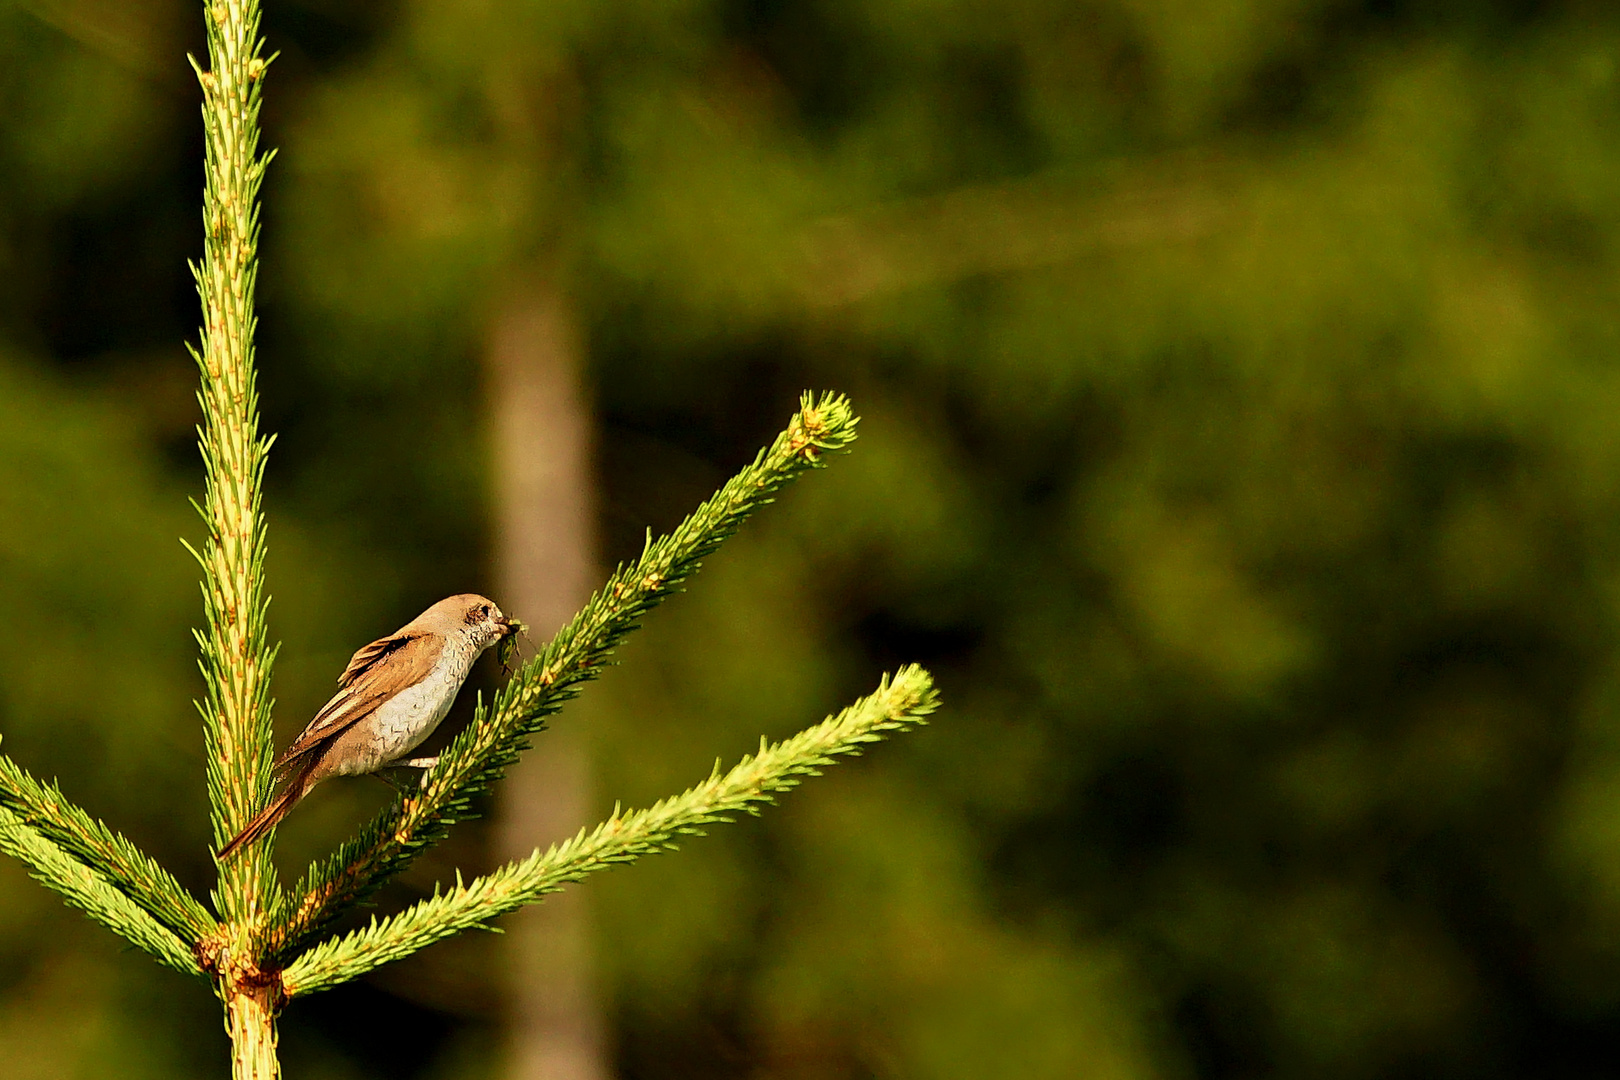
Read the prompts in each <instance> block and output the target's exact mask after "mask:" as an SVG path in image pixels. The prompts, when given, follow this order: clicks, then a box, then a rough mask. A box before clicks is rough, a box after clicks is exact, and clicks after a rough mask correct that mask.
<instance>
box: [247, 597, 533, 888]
mask: <svg viewBox="0 0 1620 1080" xmlns="http://www.w3.org/2000/svg"><path fill="white" fill-rule="evenodd" d="M522 625H523V624H522V623H521V622H519V621H518V620H516V619H508V618H507V617H506V616H505V615H503V614H501V609H500V608H498V607H496V606H495V603H494V601H492V600H489V599H488V598H486V597H483V596H479V595H477V594H476V593H460V594H458V595H456V596H450V597H446V598H445V599H443V600H440V601H439V602H438V603H437V604H434V605H433V606H432V607H430V608H428V609H427V610H426V611H424V612H422V614H420V615H418V616H417V617H416V618H414V619H412V620H411V621H410V622H408V623H406V624H405V625H404V626H402V627H400V628H399V629H398V630H396V631H395V632H394V633H392V634H389V635H388V636H387V637H385V638H378V639H377V640H376V641H373V642H372V643H371V644H369V645H367V646H365V647H364V648H362V649H360V651H358V652H356V653H355V654H354V657H353V658H352V659H351V660H350V661H349V666H348V667H346V668H344V669H343V674H342V675H339V676H338V688H339V689H338V692H337V694H335V695H334V696H333V698H332V700H331V701H328V702H327V703H326V705H325V706H323V707H322V708H321V711H320V712H318V713H316V714H315V719H313V720H311V721H310V722H309V726H307V727H306V728H304V730H303V732H302V733H301V734H300V735H299V736H298V737H297V738H296V739H294V740H293V741H292V745H290V746H288V747H287V749H286V750H284V751H282V753H281V756H280V757H278V758H276V761H275V765H274V766H273V769H274V776H275V779H276V780H278V781H280V780H282V779H286V781H287V783H286V786H285V787H283V788H282V789H281V792H280V794H278V795H276V796H275V797H274V798H272V799H271V800H270V802H269V804H268V805H266V806H265V808H264V809H263V810H261V811H259V813H258V814H256V815H254V817H253V820H252V821H249V822H248V823H247V825H246V826H245V827H244V828H243V829H242V831H241V832H239V833H237V834H236V836H235V837H233V838H232V839H231V842H230V843H228V844H226V845H225V846H224V847H223V848H221V849H220V851H219V856H218V858H219V860H220V861H221V862H223V861H224V860H226V859H228V858H230V857H231V856H232V855H234V854H235V853H236V852H237V851H239V850H241V848H242V847H243V846H245V845H247V844H250V843H252V842H253V841H254V840H256V839H258V838H259V837H261V836H263V835H264V834H265V833H267V832H269V831H270V830H271V829H272V828H274V827H275V826H276V824H277V823H278V822H280V821H281V819H282V818H284V817H286V816H287V813H288V811H290V810H291V809H292V808H293V807H294V806H296V805H298V802H299V800H300V799H302V798H303V797H304V796H305V795H308V794H309V792H310V789H311V788H313V787H314V786H315V785H316V784H319V783H320V782H321V781H322V780H325V779H326V778H327V777H330V776H359V775H362V774H364V773H374V772H376V771H377V770H379V769H383V768H392V767H400V766H409V767H412V768H419V769H428V768H432V767H433V765H434V764H435V763H436V762H437V761H438V759H437V758H411V759H407V758H405V755H406V754H408V753H410V752H411V751H412V750H414V749H416V748H417V747H418V746H420V745H421V744H422V741H423V740H425V739H426V738H427V737H428V736H429V735H431V734H433V730H434V729H435V728H437V727H438V726H439V722H440V721H441V720H443V719H444V718H445V714H447V713H448V712H449V711H450V706H451V704H452V703H453V702H454V701H455V700H456V694H457V693H458V692H459V691H460V690H461V684H462V683H463V682H465V681H466V678H467V673H468V672H469V671H471V670H472V666H473V661H475V660H477V659H478V657H479V654H481V653H482V652H483V651H484V650H485V649H487V648H489V647H490V646H491V645H493V644H495V643H496V642H497V641H499V640H501V639H502V638H504V637H506V636H507V635H509V634H512V633H513V632H515V631H516V630H518V629H520V628H521V627H522Z"/></svg>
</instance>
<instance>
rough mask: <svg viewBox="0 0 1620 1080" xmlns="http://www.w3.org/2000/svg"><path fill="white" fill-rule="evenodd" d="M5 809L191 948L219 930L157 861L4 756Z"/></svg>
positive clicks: (1, 797) (0, 777)
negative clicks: (126, 897) (87, 868)
mask: <svg viewBox="0 0 1620 1080" xmlns="http://www.w3.org/2000/svg"><path fill="white" fill-rule="evenodd" d="M0 808H4V809H5V810H9V811H11V813H12V814H13V815H14V817H15V820H16V821H18V822H19V823H20V824H22V825H24V826H26V827H28V828H30V829H32V830H34V832H36V833H37V834H39V836H41V837H43V838H44V839H45V840H47V841H49V842H51V843H52V844H55V845H56V846H57V847H59V848H61V849H62V851H64V852H66V853H67V854H68V855H70V856H72V857H73V858H75V859H77V860H78V861H80V862H82V863H84V864H85V865H86V866H87V867H89V868H90V869H91V870H93V871H95V872H96V873H97V874H99V875H100V876H101V877H102V878H104V879H106V881H107V883H108V885H109V886H111V887H113V888H116V889H118V890H120V891H121V892H123V893H124V894H125V895H126V896H128V897H129V899H131V900H133V901H134V902H135V903H136V904H137V905H139V906H140V907H141V909H142V910H144V911H146V912H147V913H148V914H149V915H151V916H152V917H153V918H155V919H156V920H157V921H158V922H160V923H162V924H163V925H164V926H165V927H167V928H168V929H169V930H171V931H173V932H174V933H175V934H178V935H179V936H180V938H181V939H182V940H183V941H184V942H185V943H186V944H187V945H195V944H197V943H198V942H199V941H201V940H202V939H203V938H204V937H206V936H207V935H209V934H211V933H213V932H214V931H215V929H216V924H215V921H214V917H213V916H212V915H210V914H209V913H208V909H207V908H205V907H203V906H202V904H200V903H198V902H197V900H196V899H195V898H194V897H193V896H192V895H191V894H190V893H189V892H187V891H186V890H185V889H184V888H183V887H182V886H181V885H180V883H179V882H178V881H176V880H175V879H174V876H173V875H172V874H170V873H169V872H168V871H167V870H165V869H163V867H161V866H159V865H158V864H157V863H156V862H155V861H154V860H153V859H152V857H151V856H149V855H147V854H146V853H145V852H144V851H142V850H141V849H140V848H138V847H136V846H135V845H134V844H133V843H131V842H130V841H129V840H127V839H125V838H124V837H123V836H122V835H120V834H119V833H116V832H113V831H112V830H111V829H109V828H108V827H107V826H106V825H105V824H103V823H102V822H100V821H98V820H97V819H95V818H93V817H91V816H90V815H89V814H87V813H86V812H85V811H84V810H82V809H80V808H79V807H78V806H75V805H74V804H73V803H71V802H69V801H68V800H67V799H66V798H65V797H63V795H62V791H61V789H60V788H58V787H57V786H56V784H55V783H49V784H47V783H41V782H40V781H38V780H36V779H34V778H33V777H32V776H30V775H29V774H28V772H27V771H26V770H24V769H23V768H21V767H20V766H18V765H17V764H16V762H14V761H12V760H11V759H10V758H9V757H7V756H5V755H4V754H0Z"/></svg>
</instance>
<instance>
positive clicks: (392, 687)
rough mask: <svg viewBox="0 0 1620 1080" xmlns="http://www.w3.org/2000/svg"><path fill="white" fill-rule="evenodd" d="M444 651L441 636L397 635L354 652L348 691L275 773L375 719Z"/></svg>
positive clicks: (345, 686)
mask: <svg viewBox="0 0 1620 1080" xmlns="http://www.w3.org/2000/svg"><path fill="white" fill-rule="evenodd" d="M443 650H444V636H443V635H442V634H395V635H393V636H391V637H385V638H380V639H378V640H377V641H373V642H372V643H371V644H370V645H367V646H366V647H365V648H363V649H361V650H360V651H359V652H357V653H355V654H354V659H352V660H350V661H349V666H348V667H347V668H345V669H344V672H343V676H342V678H340V679H339V680H338V681H339V683H340V684H341V685H342V687H343V688H342V689H341V690H339V691H338V692H337V693H336V694H335V695H333V697H332V700H331V701H328V702H327V703H326V704H325V705H324V706H323V707H322V708H321V711H320V712H318V713H316V714H315V719H313V720H311V721H310V722H309V726H308V727H306V728H305V729H304V730H303V732H302V733H300V734H299V736H298V738H296V739H294V740H293V741H292V745H291V746H289V747H287V749H286V750H284V751H283V752H282V754H281V756H280V757H279V758H277V759H276V765H275V768H276V771H277V772H281V771H284V770H285V769H286V768H287V767H288V766H290V765H291V764H292V763H293V762H294V761H295V760H297V759H298V758H299V757H301V756H303V755H304V754H307V753H309V752H310V751H312V750H314V749H315V748H316V747H318V746H320V745H321V744H322V743H324V742H326V741H327V740H329V739H331V738H332V737H333V736H334V735H337V734H340V733H341V732H343V731H345V730H347V729H348V728H349V727H350V726H351V725H352V724H354V723H355V722H356V721H358V720H360V719H362V718H363V717H365V716H368V715H370V714H371V713H372V712H373V711H375V710H376V709H377V708H378V707H379V706H381V705H382V704H383V703H384V702H386V701H387V700H388V699H389V698H391V697H393V696H394V695H395V694H397V693H399V692H400V691H401V690H404V689H405V688H406V687H408V686H414V685H416V684H417V683H418V682H420V681H422V679H423V678H425V677H426V676H427V674H428V672H430V671H432V670H433V667H434V665H435V664H437V663H438V662H439V654H440V653H441V652H442V651H443Z"/></svg>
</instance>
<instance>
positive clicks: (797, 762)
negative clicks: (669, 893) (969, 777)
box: [282, 666, 938, 997]
mask: <svg viewBox="0 0 1620 1080" xmlns="http://www.w3.org/2000/svg"><path fill="white" fill-rule="evenodd" d="M937 700H938V695H937V694H936V692H935V690H934V685H933V680H932V679H931V678H930V677H929V675H928V672H926V671H924V670H923V669H922V668H920V667H916V666H910V667H905V668H902V669H900V671H899V672H897V673H896V674H895V676H894V677H893V679H888V678H885V679H884V680H883V681H882V683H880V684H879V686H878V688H877V690H876V691H875V692H874V693H872V694H871V695H869V696H867V697H865V698H862V699H861V700H859V701H857V702H856V703H855V704H853V705H851V706H849V707H848V708H846V709H844V710H843V711H842V712H840V713H838V714H837V715H836V716H831V717H828V718H827V719H826V720H824V721H822V722H821V723H820V724H817V725H816V726H815V727H811V728H807V729H806V730H804V731H801V732H799V734H797V735H795V736H793V737H792V738H791V739H788V740H786V741H785V742H780V743H776V744H774V745H768V744H766V743H765V742H764V741H763V740H761V742H760V748H759V752H758V753H757V754H754V755H751V756H749V757H745V758H743V760H742V761H741V762H740V763H739V764H738V765H737V766H736V767H735V768H733V769H732V770H730V771H729V772H727V773H725V774H724V775H722V774H721V773H720V770H719V765H718V764H716V766H715V771H714V772H713V773H712V774H710V776H709V778H708V779H707V780H705V781H704V782H703V783H701V784H698V785H697V786H696V787H693V788H690V789H688V790H687V791H685V792H683V793H681V794H680V795H676V796H673V797H671V798H668V799H665V800H663V801H662V802H659V803H657V804H656V805H654V806H652V807H651V808H649V809H646V810H637V811H632V812H630V813H615V814H614V815H613V816H612V817H611V818H609V819H608V820H607V821H605V822H603V823H602V824H600V825H598V826H597V827H596V828H595V829H592V830H591V831H590V832H588V833H587V832H585V831H583V830H581V832H580V833H579V835H577V836H575V837H574V838H573V839H571V840H568V841H565V842H563V843H561V844H555V845H553V846H552V847H551V848H549V849H548V850H546V851H544V852H541V851H538V850H537V851H535V853H534V854H533V855H531V856H530V857H529V858H527V859H523V860H521V861H519V862H514V863H508V864H507V865H506V866H504V867H502V868H501V869H499V870H497V871H495V872H494V873H492V874H488V875H486V876H484V877H481V878H478V879H476V880H474V881H473V882H471V883H469V884H463V883H462V882H461V880H460V878H459V875H458V877H457V881H456V885H455V887H454V888H452V889H450V890H448V891H446V892H444V893H439V892H437V891H435V894H434V895H433V897H431V898H430V899H427V900H423V901H421V902H419V903H417V904H414V905H413V906H411V907H410V908H407V909H406V910H405V911H403V912H401V913H400V914H398V915H394V916H391V917H389V918H386V919H383V920H380V921H379V920H376V919H373V920H372V922H371V925H369V926H367V927H365V928H364V929H362V930H356V931H353V932H351V933H348V934H345V935H343V936H342V937H339V938H334V939H332V940H330V941H326V942H323V943H322V944H320V945H317V946H315V947H314V948H312V949H310V950H309V951H308V952H306V953H304V954H303V955H302V956H299V957H298V958H297V959H296V960H295V961H293V963H292V964H291V965H289V966H288V967H287V969H286V970H285V971H284V972H282V986H283V988H284V989H285V991H286V993H287V994H288V995H289V996H291V997H297V996H300V995H303V994H312V993H315V992H316V991H318V990H325V989H328V988H329V987H332V986H336V985H338V984H339V983H343V982H347V981H348V980H349V979H353V978H356V977H358V976H360V975H363V974H365V973H366V972H368V971H370V970H371V969H373V968H375V967H378V966H380V965H382V964H386V963H389V962H391V961H394V960H398V959H401V958H403V957H405V956H408V955H410V954H411V953H413V952H415V951H417V950H418V949H421V948H423V947H425V946H427V945H431V944H433V943H434V942H436V941H440V940H443V939H444V938H447V937H450V936H452V935H454V934H458V933H460V932H461V931H463V930H470V929H473V928H475V927H484V926H486V925H487V923H488V921H489V920H490V919H493V918H495V917H496V916H499V915H504V914H506V913H507V912H510V911H515V910H517V909H518V908H520V907H522V906H523V905H525V904H531V903H534V902H535V901H537V900H540V899H541V898H542V897H544V896H545V895H546V894H548V893H553V892H557V891H558V890H560V889H561V888H562V887H563V886H564V885H566V884H568V883H570V882H575V881H579V880H580V879H582V878H584V877H586V876H587V875H589V874H592V873H595V872H596V871H598V870H605V869H608V868H610V867H612V866H614V865H617V864H620V863H627V862H632V861H634V860H635V859H637V858H639V857H641V856H642V855H650V854H653V853H656V852H659V851H666V850H671V849H673V848H674V847H675V846H676V839H677V838H678V837H680V836H682V835H692V834H699V833H701V832H702V828H703V826H705V825H709V824H713V823H715V822H722V821H729V820H731V819H732V817H733V816H735V815H736V814H738V813H758V810H759V807H760V805H761V804H764V803H769V802H771V801H773V797H774V796H775V795H776V794H777V793H778V792H782V791H786V790H788V789H789V788H792V787H794V786H796V785H797V784H798V783H799V782H800V780H801V779H802V778H803V777H806V776H814V775H816V774H818V773H819V772H820V771H821V770H822V769H823V768H825V767H826V766H828V765H832V764H834V763H835V762H836V761H837V759H838V758H839V757H840V756H847V755H851V754H858V753H860V751H861V747H862V746H864V745H865V744H866V743H871V742H876V741H878V740H880V739H882V738H884V737H885V735H886V734H887V733H888V732H890V731H893V730H896V729H899V728H904V727H908V726H912V725H916V724H922V723H925V722H926V718H927V716H928V714H929V713H930V712H932V711H933V710H934V708H935V706H936V704H937Z"/></svg>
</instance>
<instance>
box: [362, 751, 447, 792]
mask: <svg viewBox="0 0 1620 1080" xmlns="http://www.w3.org/2000/svg"><path fill="white" fill-rule="evenodd" d="M438 763H439V756H438V755H437V754H435V755H433V756H432V757H418V758H401V759H400V760H399V761H390V762H389V763H388V764H387V765H384V766H383V767H382V768H381V769H378V770H377V771H376V772H375V773H373V774H372V775H373V776H376V777H377V778H378V779H380V780H381V781H382V782H383V783H385V784H387V785H388V786H389V787H391V788H393V789H394V790H395V791H397V792H399V793H400V794H401V795H409V794H410V793H411V789H412V788H413V787H421V786H422V783H423V782H424V781H425V780H427V774H428V770H429V769H431V768H433V766H435V765H437V764H438ZM396 769H420V770H422V771H421V774H420V775H419V776H417V778H416V780H415V781H414V782H413V781H411V780H409V779H407V778H405V777H403V776H401V775H399V774H398V773H397V772H395V770H396Z"/></svg>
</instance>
